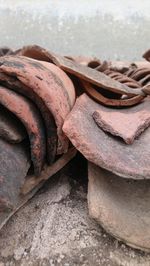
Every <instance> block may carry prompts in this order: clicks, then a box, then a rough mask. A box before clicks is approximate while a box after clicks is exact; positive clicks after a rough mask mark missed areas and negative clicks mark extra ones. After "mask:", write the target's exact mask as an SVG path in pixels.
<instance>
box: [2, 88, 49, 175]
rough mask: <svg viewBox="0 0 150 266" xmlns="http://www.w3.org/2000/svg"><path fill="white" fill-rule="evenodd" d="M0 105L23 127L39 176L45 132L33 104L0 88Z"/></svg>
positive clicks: (43, 158)
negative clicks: (15, 117) (13, 115)
mask: <svg viewBox="0 0 150 266" xmlns="http://www.w3.org/2000/svg"><path fill="white" fill-rule="evenodd" d="M0 104H2V105H3V106H4V107H5V108H7V109H8V110H9V111H11V112H12V113H13V114H15V115H16V116H17V117H18V118H19V119H20V120H21V122H22V123H23V125H24V126H25V128H26V130H27V133H28V136H29V139H30V147H31V160H32V162H33V165H34V173H35V175H39V174H40V172H41V170H42V167H43V164H44V160H45V152H46V151H45V135H44V134H45V132H44V127H43V123H42V119H41V116H40V113H39V112H38V110H37V108H36V107H35V106H34V104H33V103H32V102H31V101H29V100H27V99H26V98H24V97H23V96H21V95H19V94H17V93H15V92H13V91H11V90H9V89H7V88H4V87H2V86H1V87H0Z"/></svg>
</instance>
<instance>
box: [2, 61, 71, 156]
mask: <svg viewBox="0 0 150 266" xmlns="http://www.w3.org/2000/svg"><path fill="white" fill-rule="evenodd" d="M52 68H53V69H52V71H51V70H50V64H49V68H47V67H45V66H44V65H43V64H42V63H41V62H39V61H36V60H33V59H29V58H27V57H21V56H18V57H15V56H10V57H2V58H0V72H1V73H6V74H7V75H9V76H13V77H14V76H15V77H17V79H18V80H20V81H21V82H22V83H23V84H24V85H25V86H26V89H27V90H28V93H27V91H26V95H27V96H28V97H31V94H32V96H33V93H34V95H35V94H36V95H38V99H39V101H41V102H43V103H44V104H45V106H46V107H47V109H48V110H49V113H51V114H52V115H53V117H54V119H55V122H56V125H57V133H58V138H59V145H58V153H62V152H66V151H67V149H68V141H67V138H66V136H64V134H63V133H62V125H63V122H64V119H65V118H66V116H67V115H68V113H69V112H70V110H71V109H72V103H74V101H75V90H74V86H73V84H72V82H71V80H70V79H69V77H68V76H67V75H66V74H65V73H63V75H62V76H63V78H64V79H66V80H68V81H67V83H68V84H69V87H67V88H66V87H65V85H64V83H65V81H64V80H62V76H61V77H59V75H56V74H55V73H54V66H52ZM55 68H56V69H58V68H57V67H56V66H55ZM59 71H60V70H59ZM21 91H22V88H21V87H20V93H21ZM70 95H72V98H70Z"/></svg>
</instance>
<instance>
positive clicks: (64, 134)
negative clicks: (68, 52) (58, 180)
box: [0, 45, 150, 250]
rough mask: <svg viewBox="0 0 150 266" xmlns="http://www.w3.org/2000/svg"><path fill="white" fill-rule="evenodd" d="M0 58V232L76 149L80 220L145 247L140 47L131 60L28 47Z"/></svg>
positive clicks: (148, 85) (145, 125)
mask: <svg viewBox="0 0 150 266" xmlns="http://www.w3.org/2000/svg"><path fill="white" fill-rule="evenodd" d="M0 56H1V57H0V228H1V227H2V226H3V224H4V222H5V221H6V220H7V219H8V218H9V217H10V216H11V215H12V214H13V213H14V212H15V211H16V210H17V209H18V208H19V207H20V206H21V205H22V204H24V202H26V201H27V200H28V198H30V197H31V196H33V194H34V193H35V192H36V191H37V189H39V187H40V186H41V184H42V183H43V182H44V180H46V179H48V178H49V177H50V176H52V175H53V174H55V173H56V172H57V171H59V170H60V169H61V168H62V167H63V166H64V165H65V164H67V163H68V162H69V160H71V159H72V158H73V157H74V156H75V154H76V150H78V151H80V152H81V153H82V154H83V155H84V157H85V158H86V159H87V160H88V161H89V164H88V168H89V171H88V177H89V185H88V206H89V214H90V216H91V217H93V218H94V219H96V220H97V221H98V222H99V223H100V224H101V225H102V226H103V227H104V228H105V229H106V230H107V231H108V232H109V233H110V234H112V235H114V236H115V237H116V238H117V239H120V240H123V241H124V242H126V243H127V244H128V245H131V246H134V247H136V248H139V249H142V250H150V207H149V202H150V181H149V179H150V127H149V126H150V96H149V94H150V50H149V51H147V52H146V53H145V54H144V55H143V57H144V58H145V59H146V60H145V61H141V62H133V63H130V62H117V61H116V62H115V61H114V62H109V61H108V62H107V61H104V62H101V61H100V60H98V59H95V58H94V59H91V58H86V57H69V56H59V55H56V54H54V53H51V52H49V51H47V50H45V49H44V48H41V47H39V46H36V45H34V46H26V47H23V48H22V49H19V50H17V51H12V50H10V49H7V48H2V49H1V50H0ZM69 140H70V142H69Z"/></svg>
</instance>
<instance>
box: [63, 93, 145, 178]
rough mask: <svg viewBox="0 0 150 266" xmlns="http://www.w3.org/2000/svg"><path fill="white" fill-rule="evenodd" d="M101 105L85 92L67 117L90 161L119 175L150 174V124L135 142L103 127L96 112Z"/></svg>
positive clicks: (68, 126) (69, 128)
mask: <svg viewBox="0 0 150 266" xmlns="http://www.w3.org/2000/svg"><path fill="white" fill-rule="evenodd" d="M99 106H100V105H99V104H97V103H96V102H94V101H93V100H92V99H90V98H89V97H88V96H87V95H86V94H83V95H81V96H80V97H79V98H78V99H77V101H76V104H75V106H74V108H73V109H72V111H71V112H70V114H69V116H68V117H67V119H66V120H65V123H64V126H63V130H64V133H65V134H66V135H67V136H68V138H69V139H70V141H71V142H72V143H73V145H74V146H75V147H76V149H78V150H79V151H80V152H81V153H82V154H83V155H84V156H85V157H86V158H87V159H88V160H89V161H91V162H93V163H95V164H96V165H98V166H100V167H102V168H105V169H107V170H109V171H111V172H113V173H116V174H118V175H119V176H122V177H125V178H133V179H146V178H147V179H149V178H150V127H149V128H148V129H147V130H145V132H144V133H143V134H142V135H141V136H140V138H138V139H136V140H135V141H134V143H133V144H132V145H126V144H125V143H124V142H123V141H118V138H115V137H113V136H111V135H110V134H107V133H105V132H104V131H103V130H101V129H100V128H99V127H98V126H97V124H96V123H95V121H94V119H93V117H92V115H93V113H94V111H96V110H99V109H100V107H99Z"/></svg>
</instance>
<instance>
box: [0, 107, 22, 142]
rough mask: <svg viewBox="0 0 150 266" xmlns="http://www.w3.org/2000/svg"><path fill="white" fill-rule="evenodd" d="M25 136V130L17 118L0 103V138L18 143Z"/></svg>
mask: <svg viewBox="0 0 150 266" xmlns="http://www.w3.org/2000/svg"><path fill="white" fill-rule="evenodd" d="M25 137H26V130H25V128H24V127H23V125H22V123H21V122H20V121H19V119H17V118H16V117H15V116H14V115H13V114H12V113H11V112H9V111H8V110H7V109H6V108H4V107H3V106H2V105H0V138H2V139H4V140H6V141H8V142H10V143H19V142H22V141H23V140H24V139H25Z"/></svg>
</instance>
